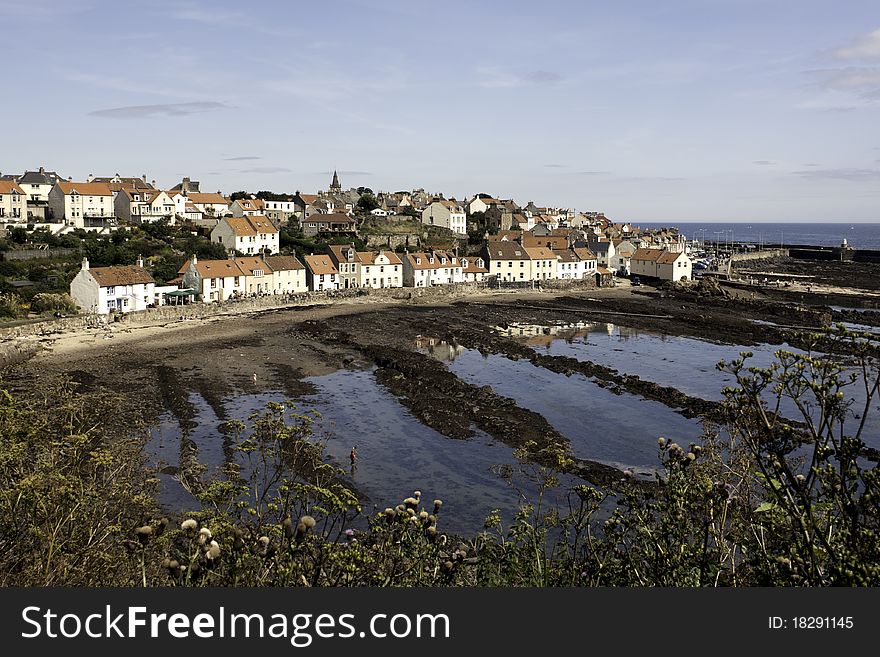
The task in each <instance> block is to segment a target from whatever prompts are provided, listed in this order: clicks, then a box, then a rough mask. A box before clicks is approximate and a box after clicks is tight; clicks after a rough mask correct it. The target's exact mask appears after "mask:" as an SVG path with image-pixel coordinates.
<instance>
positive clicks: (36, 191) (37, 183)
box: [18, 167, 64, 223]
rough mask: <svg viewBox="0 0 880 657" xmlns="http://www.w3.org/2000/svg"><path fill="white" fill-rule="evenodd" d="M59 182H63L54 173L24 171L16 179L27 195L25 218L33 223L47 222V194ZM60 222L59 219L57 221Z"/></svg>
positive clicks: (41, 168) (41, 170)
mask: <svg viewBox="0 0 880 657" xmlns="http://www.w3.org/2000/svg"><path fill="white" fill-rule="evenodd" d="M59 180H64V178H62V177H61V176H59V175H58V174H57V173H55V172H54V171H46V170H45V169H44V168H43V167H40V169H39V171H26V172H25V174H24V175H23V176H21V178H18V185H19V186H20V187H21V188H22V190H24V193H25V194H27V216H28V219H30V220H32V221H34V222H35V223H43V222H45V221H47V219H48V214H49V192H51V191H52V188H53V187H54V186H55V183H56V182H58V181H59ZM59 221H60V219H59Z"/></svg>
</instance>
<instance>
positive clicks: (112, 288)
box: [107, 285, 116, 297]
mask: <svg viewBox="0 0 880 657" xmlns="http://www.w3.org/2000/svg"><path fill="white" fill-rule="evenodd" d="M114 294H116V287H115V286H113V285H110V286H108V287H107V296H108V297H112V296H113V295H114Z"/></svg>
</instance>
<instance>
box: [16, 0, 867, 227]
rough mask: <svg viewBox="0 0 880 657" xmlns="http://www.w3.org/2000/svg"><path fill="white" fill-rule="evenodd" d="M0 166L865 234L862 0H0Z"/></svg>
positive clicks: (167, 183) (206, 187) (78, 175)
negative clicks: (401, 193) (0, 75)
mask: <svg viewBox="0 0 880 657" xmlns="http://www.w3.org/2000/svg"><path fill="white" fill-rule="evenodd" d="M0 26H2V39H0V61H4V62H6V65H7V68H6V72H7V75H6V76H4V79H5V84H4V90H5V92H6V97H5V98H4V101H3V102H2V103H0V119H2V125H3V126H4V127H5V129H4V130H3V132H2V136H0V172H2V173H10V172H16V173H18V172H23V171H24V170H26V169H36V168H37V167H39V166H45V167H46V168H47V169H49V170H55V171H58V172H59V173H60V174H61V175H63V176H65V177H67V176H71V177H73V178H74V180H82V179H85V177H86V176H87V175H88V174H90V173H93V174H95V175H113V174H114V173H120V174H121V175H127V176H140V175H141V174H144V173H145V174H146V175H147V178H148V179H149V180H156V182H157V185H158V186H160V187H164V188H168V187H171V186H172V185H174V184H176V183H178V182H180V180H181V178H182V177H183V176H189V177H190V178H192V179H193V180H198V181H200V182H201V187H202V191H215V190H222V191H223V192H224V193H231V192H233V191H237V190H247V191H251V192H256V191H259V190H272V191H276V192H291V193H292V192H294V191H296V190H301V191H303V192H314V191H316V190H318V189H327V187H328V186H329V182H330V176H331V175H332V172H333V170H334V169H337V170H338V171H339V176H340V181H341V183H342V185H343V186H344V187H345V188H348V187H358V186H366V187H370V188H371V189H373V190H377V191H378V190H386V191H397V190H404V189H413V188H419V187H421V188H425V189H426V190H427V191H429V192H442V193H444V194H445V195H446V196H447V198H448V197H451V196H454V197H456V198H459V199H461V198H463V197H472V196H473V195H474V194H476V193H488V194H492V195H493V196H496V197H500V198H514V199H515V200H517V201H518V202H519V203H521V204H523V205H525V204H526V203H527V202H528V201H530V200H531V201H534V202H535V203H536V204H538V205H550V206H564V207H574V208H577V209H578V210H582V211H583V210H596V211H603V212H605V213H606V214H607V215H608V216H609V217H612V218H614V219H615V220H622V221H623V220H626V221H749V222H756V221H846V222H853V221H871V220H875V221H880V3H878V2H876V0H865V1H846V0H836V1H824V0H823V1H818V0H790V1H789V0H735V1H726V0H664V1H663V2H657V1H656V0H651V1H641V0H640V1H636V0H616V1H615V2H607V0H603V1H601V2H595V1H592V0H583V1H577V2H568V1H556V0H544V1H542V2H535V1H534V0H531V1H528V2H520V1H519V0H504V1H501V0H499V1H494V0H486V1H483V2H476V1H474V0H469V1H464V2H460V1H458V0H444V1H443V2H436V0H435V1H430V2H429V1H426V0H336V1H334V2H328V3H324V2H320V3H319V2H314V1H309V2H304V1H303V2H300V1H286V2H281V1H274V2H270V1H262V2H261V1H259V0H251V1H249V2H247V3H245V2H241V1H240V0H239V1H237V2H227V1H225V0H222V1H215V2H207V1H203V2H199V1H195V0H192V1H188V0H178V1H175V2H165V1H163V0H154V1H151V2H145V3H126V2H119V1H118V0H116V1H113V2H106V1H104V0H58V1H51V0H29V1H28V2H23V1H21V0H0Z"/></svg>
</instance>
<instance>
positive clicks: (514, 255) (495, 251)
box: [486, 241, 531, 260]
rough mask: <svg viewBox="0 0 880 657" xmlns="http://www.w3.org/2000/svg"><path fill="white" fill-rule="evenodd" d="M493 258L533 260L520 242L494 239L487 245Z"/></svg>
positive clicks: (490, 256)
mask: <svg viewBox="0 0 880 657" xmlns="http://www.w3.org/2000/svg"><path fill="white" fill-rule="evenodd" d="M486 249H487V251H488V252H489V258H490V259H491V260H531V258H530V257H529V254H528V253H527V250H526V248H525V247H524V246H523V245H522V244H520V243H519V242H507V241H497V242H495V241H493V242H489V243H488V244H487V245H486Z"/></svg>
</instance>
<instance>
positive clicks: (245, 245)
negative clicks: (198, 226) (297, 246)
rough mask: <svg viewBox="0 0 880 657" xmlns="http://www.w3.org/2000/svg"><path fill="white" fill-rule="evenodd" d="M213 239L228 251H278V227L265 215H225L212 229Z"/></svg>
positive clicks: (251, 253) (255, 253)
mask: <svg viewBox="0 0 880 657" xmlns="http://www.w3.org/2000/svg"><path fill="white" fill-rule="evenodd" d="M211 241H212V242H217V243H218V244H222V245H223V246H224V247H226V251H227V252H228V253H235V252H238V253H242V254H245V255H257V254H260V253H278V250H279V241H278V229H277V228H275V226H274V225H273V224H272V222H271V221H269V220H268V219H267V218H266V217H264V216H247V217H223V218H222V219H220V221H219V222H218V223H217V225H216V226H214V228H213V229H212V230H211Z"/></svg>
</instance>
